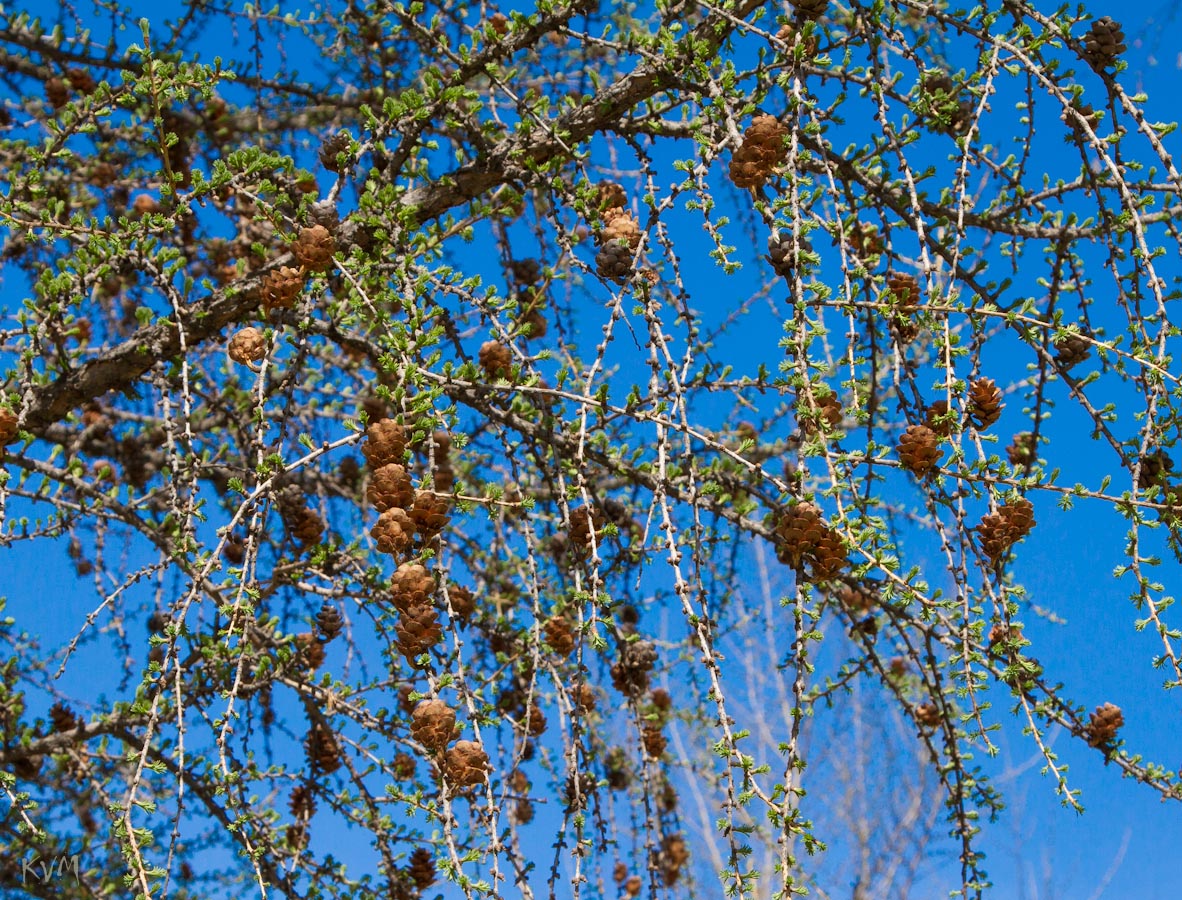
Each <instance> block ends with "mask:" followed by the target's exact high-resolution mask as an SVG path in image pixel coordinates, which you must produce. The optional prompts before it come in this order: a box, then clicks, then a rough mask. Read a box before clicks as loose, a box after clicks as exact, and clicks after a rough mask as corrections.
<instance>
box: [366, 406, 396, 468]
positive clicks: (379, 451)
mask: <svg viewBox="0 0 1182 900" xmlns="http://www.w3.org/2000/svg"><path fill="white" fill-rule="evenodd" d="M365 436H366V441H365V445H364V446H363V447H362V448H361V452H362V453H364V454H365V461H366V462H367V463H368V464H369V468H370V471H374V472H376V471H377V470H378V469H380V468H382V466H388V465H390V463H401V462H402V459H403V456H404V455H405V454H406V429H405V428H403V427H402V426H401V425H399V424H398V423H397V422H395V421H394V420H393V419H379V420H378V421H376V422H371V423H370V425H369V427H368V428H366V430H365Z"/></svg>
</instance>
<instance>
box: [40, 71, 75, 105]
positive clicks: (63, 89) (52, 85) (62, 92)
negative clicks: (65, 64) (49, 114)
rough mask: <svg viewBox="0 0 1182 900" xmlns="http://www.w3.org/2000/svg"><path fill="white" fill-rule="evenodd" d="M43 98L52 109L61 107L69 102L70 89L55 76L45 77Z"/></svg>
mask: <svg viewBox="0 0 1182 900" xmlns="http://www.w3.org/2000/svg"><path fill="white" fill-rule="evenodd" d="M45 99H46V100H48V101H49V105H50V106H52V107H53V108H54V109H61V108H62V107H63V106H65V105H66V104H67V103H69V102H70V89H69V88H68V87H67V86H66V83H65V82H64V81H63V80H62V79H60V78H58V77H57V76H54V77H53V78H47V79H45Z"/></svg>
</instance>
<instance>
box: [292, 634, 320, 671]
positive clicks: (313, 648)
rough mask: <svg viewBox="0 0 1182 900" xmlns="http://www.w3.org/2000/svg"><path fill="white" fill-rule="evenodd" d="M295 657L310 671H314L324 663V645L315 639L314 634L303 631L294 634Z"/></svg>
mask: <svg viewBox="0 0 1182 900" xmlns="http://www.w3.org/2000/svg"><path fill="white" fill-rule="evenodd" d="M296 650H297V656H296V658H297V659H298V660H299V662H300V663H301V664H302V665H303V666H304V668H306V669H308V670H309V671H310V672H315V671H316V670H317V669H319V668H320V667H321V666H322V665H324V657H325V653H324V645H323V644H322V643H320V641H318V640H316V634H315V632H312V631H305V632H303V633H302V634H297V635H296Z"/></svg>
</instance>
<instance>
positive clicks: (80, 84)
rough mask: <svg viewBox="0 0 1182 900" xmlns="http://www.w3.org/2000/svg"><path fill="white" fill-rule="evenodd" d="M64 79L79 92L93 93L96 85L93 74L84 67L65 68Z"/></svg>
mask: <svg viewBox="0 0 1182 900" xmlns="http://www.w3.org/2000/svg"><path fill="white" fill-rule="evenodd" d="M66 80H67V81H68V82H70V87H72V88H73V89H74V90H76V91H77V92H78V93H79V94H93V93H94V91H95V89H96V88H97V87H98V83H97V82H96V81H95V80H94V76H93V75H91V74H90V72H89V71H87V70H86V69H67V70H66Z"/></svg>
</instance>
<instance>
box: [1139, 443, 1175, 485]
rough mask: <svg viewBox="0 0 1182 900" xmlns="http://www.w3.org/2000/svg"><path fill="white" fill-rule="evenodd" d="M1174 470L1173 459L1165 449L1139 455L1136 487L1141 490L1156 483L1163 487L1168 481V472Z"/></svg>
mask: <svg viewBox="0 0 1182 900" xmlns="http://www.w3.org/2000/svg"><path fill="white" fill-rule="evenodd" d="M1173 470H1174V461H1173V460H1172V459H1170V456H1169V454H1168V453H1166V451H1165V450H1155V451H1154V452H1153V453H1149V454H1146V455H1145V456H1143V457H1141V472H1140V474H1139V475H1138V476H1137V487H1139V488H1140V489H1141V490H1143V491H1147V490H1149V489H1150V488H1151V487H1153V486H1155V485H1157V486H1159V487H1165V486H1166V485H1167V484H1168V483H1169V478H1170V473H1171V472H1172V471H1173Z"/></svg>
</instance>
